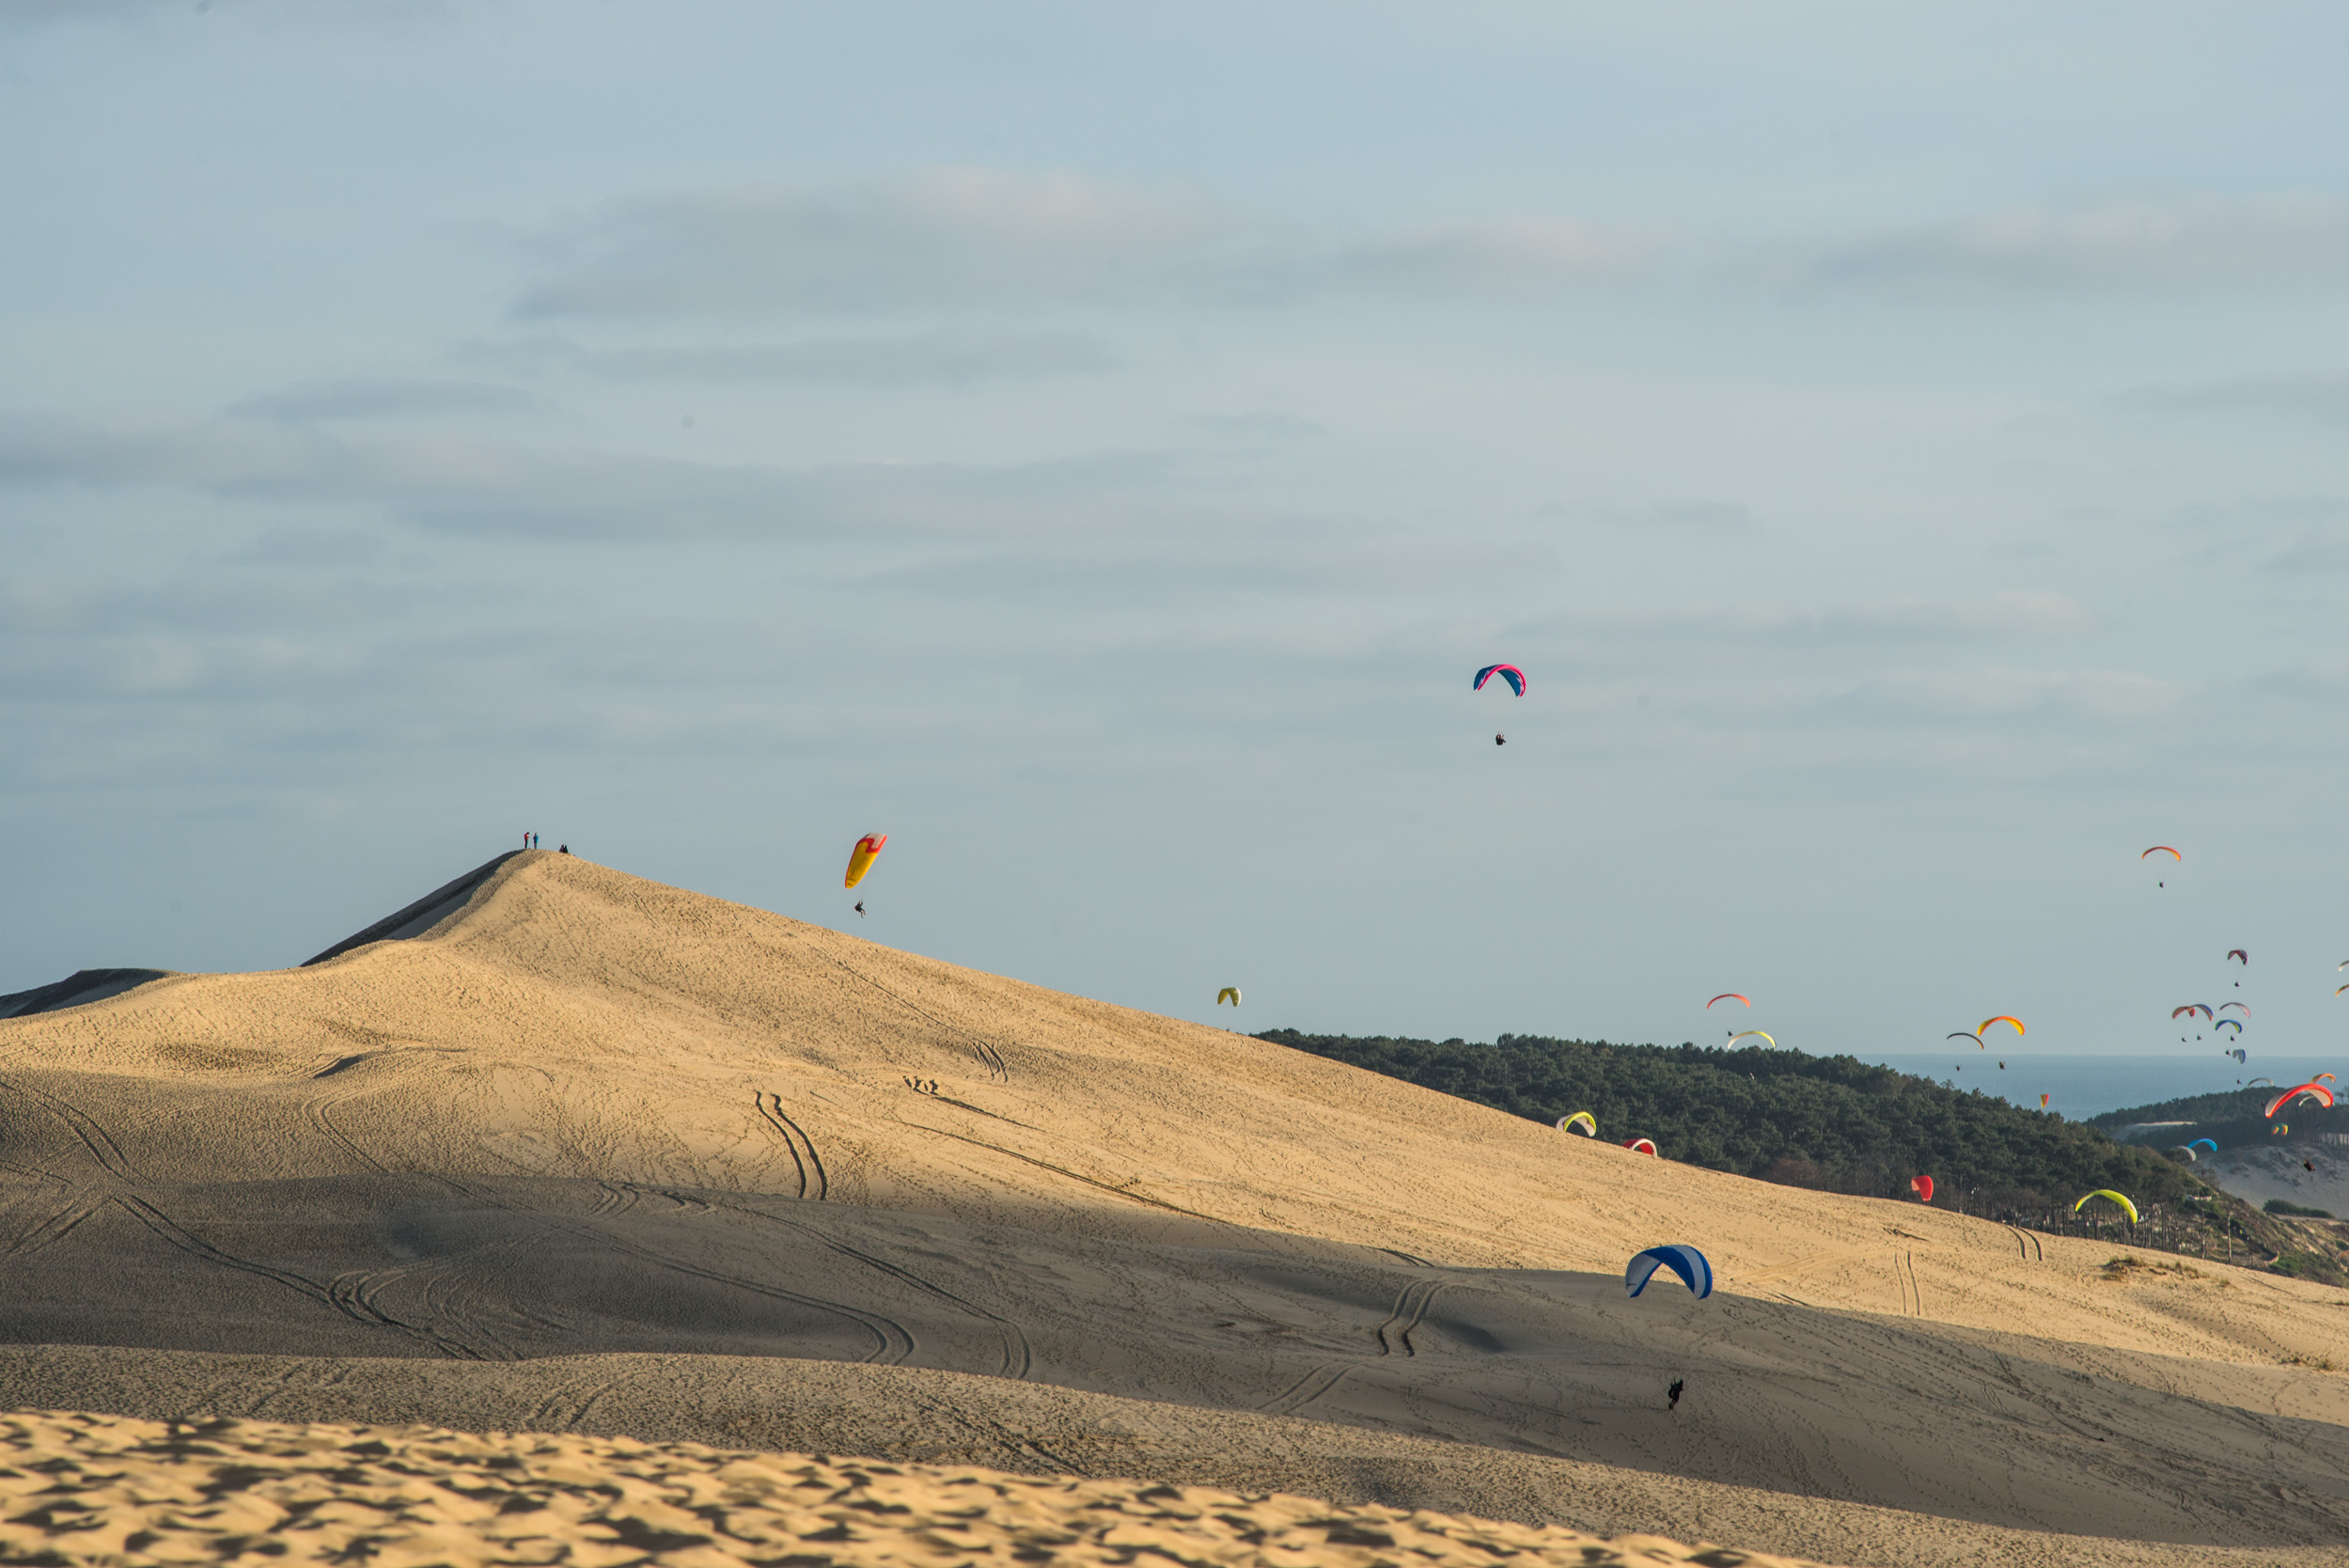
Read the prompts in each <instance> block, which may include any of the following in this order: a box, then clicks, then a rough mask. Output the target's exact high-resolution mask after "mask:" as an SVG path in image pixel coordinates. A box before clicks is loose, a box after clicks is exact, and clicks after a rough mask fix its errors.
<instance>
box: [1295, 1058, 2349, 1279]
mask: <svg viewBox="0 0 2349 1568" xmlns="http://www.w3.org/2000/svg"><path fill="white" fill-rule="evenodd" d="M1257 1038H1258V1039H1259V1040H1264V1041H1269V1042H1271V1043H1274V1044H1277V1045H1287V1046H1291V1047H1292V1048H1294V1049H1296V1050H1300V1051H1310V1052H1312V1053H1313V1054H1314V1055H1315V1056H1320V1057H1327V1058H1330V1059H1331V1060H1333V1061H1342V1062H1345V1063H1348V1064H1349V1065H1351V1066H1355V1067H1361V1068H1367V1069H1368V1070H1370V1072H1373V1073H1383V1074H1386V1076H1388V1077H1392V1078H1401V1079H1403V1080H1404V1081H1405V1082H1408V1083H1415V1084H1418V1085H1420V1086H1421V1087H1422V1088H1426V1089H1432V1090H1437V1091H1438V1092H1440V1093H1444V1094H1450V1095H1454V1096H1456V1097H1458V1098H1460V1099H1463V1100H1474V1101H1476V1102H1478V1103H1479V1104H1480V1105H1491V1106H1493V1107H1495V1108H1496V1109H1498V1110H1504V1111H1507V1112H1509V1113H1510V1114H1511V1115H1512V1116H1522V1117H1525V1118H1527V1119H1528V1120H1530V1121H1539V1122H1542V1123H1543V1124H1544V1125H1549V1126H1554V1125H1556V1124H1557V1122H1558V1119H1559V1118H1560V1117H1563V1116H1570V1115H1572V1114H1573V1113H1574V1112H1575V1111H1579V1110H1587V1111H1589V1113H1590V1114H1591V1115H1592V1116H1593V1117H1594V1118H1596V1119H1597V1121H1598V1123H1599V1136H1600V1137H1604V1138H1606V1139H1608V1140H1610V1141H1612V1142H1615V1143H1623V1142H1627V1141H1629V1140H1630V1139H1632V1138H1635V1137H1647V1138H1652V1139H1653V1140H1654V1141H1655V1143H1656V1145H1657V1148H1658V1151H1659V1152H1661V1153H1662V1155H1663V1156H1664V1157H1665V1158H1668V1159H1674V1160H1681V1161H1684V1162H1685V1163H1687V1164H1690V1165H1700V1166H1705V1167H1708V1168H1712V1169H1715V1170H1727V1171H1732V1172H1734V1173H1736V1174H1738V1175H1740V1176H1754V1177H1759V1178H1761V1179H1762V1180H1763V1181H1766V1182H1777V1183H1780V1184H1785V1185H1789V1186H1801V1187H1811V1188H1815V1189H1818V1190H1822V1191H1827V1192H1843V1193H1855V1194H1859V1195H1863V1196H1868V1197H1875V1198H1891V1199H1899V1200H1910V1198H1909V1178H1910V1177H1912V1176H1918V1175H1928V1176H1931V1177H1932V1178H1933V1179H1934V1207H1936V1208H1954V1209H1962V1210H1964V1211H1965V1212H1966V1213H1968V1214H1974V1215H1982V1216H1984V1217H1986V1218H1991V1219H2000V1220H2004V1221H2006V1222H2007V1223H2009V1224H2012V1225H2022V1226H2028V1227H2031V1228H2033V1229H2036V1230H2042V1231H2056V1232H2063V1233H2077V1232H2080V1231H2091V1232H2093V1233H2096V1234H2108V1235H2111V1236H2112V1238H2113V1239H2114V1240H2122V1239H2125V1240H2127V1241H2128V1242H2129V1243H2131V1244H2132V1245H2135V1246H2138V1247H2158V1248H2164V1249H2167V1250H2170V1251H2176V1252H2186V1253H2191V1254H2193V1255H2195V1256H2198V1257H2205V1258H2219V1257H2224V1258H2226V1259H2228V1260H2230V1261H2232V1262H2242V1263H2249V1264H2252V1265H2254V1266H2257V1265H2262V1264H2263V1265H2264V1266H2266V1267H2268V1268H2272V1269H2275V1270H2277V1271H2279V1272H2280V1273H2285V1274H2294V1275H2298V1276H2300V1277H2301V1278H2309V1279H2317V1280H2322V1281H2324V1282H2325V1283H2327V1284H2334V1285H2349V1268H2344V1267H2343V1264H2342V1262H2341V1258H2340V1257H2338V1256H2336V1252H2335V1247H2334V1244H2333V1243H2332V1242H2331V1241H2330V1240H2328V1239H2326V1237H2323V1236H2320V1235H2317V1234H2315V1233H2314V1232H2308V1233H2303V1232H2304V1231H2307V1227H2306V1226H2301V1227H2299V1228H2295V1227H2294V1224H2293V1222H2289V1221H2279V1219H2278V1218H2276V1217H2274V1216H2271V1215H2263V1214H2261V1213H2260V1212H2259V1211H2257V1210H2255V1209H2253V1208H2252V1207H2251V1206H2250V1205H2249V1204H2247V1203H2245V1202H2243V1201H2242V1200H2240V1199H2235V1198H2230V1197H2228V1196H2227V1195H2225V1194H2224V1193H2221V1192H2219V1191H2217V1190H2216V1189H2215V1188H2212V1187H2210V1186H2208V1185H2207V1184H2204V1183H2203V1182H2201V1181H2200V1180H2199V1179H2198V1178H2197V1177H2196V1176H2195V1175H2194V1174H2193V1168H2192V1166H2191V1165H2190V1164H2188V1163H2186V1162H2185V1161H2184V1159H2183V1157H2181V1158H2179V1159H2174V1160H2173V1159H2171V1158H2169V1157H2168V1156H2167V1155H2165V1154H2163V1153H2160V1152H2155V1151H2153V1150H2150V1149H2142V1148H2138V1147H2137V1146H2135V1145H2132V1144H2123V1143H2116V1142H2115V1141H2113V1139H2112V1138H2111V1137H2108V1136H2107V1135H2106V1132H2105V1131H2104V1130H2103V1129H2102V1128H2101V1127H2099V1126H2096V1125H2091V1124H2090V1123H2087V1122H2079V1121H2066V1120H2065V1119H2064V1118H2062V1117H2061V1116H2058V1115H2056V1114H2054V1113H2053V1112H2049V1111H2040V1110H2026V1109H2023V1108H2021V1107H2019V1106H2015V1105H2009V1104H2008V1103H2007V1102H2006V1101H2004V1100H2000V1099H1997V1098H1995V1097H1993V1096H1990V1095H1985V1094H1983V1093H1981V1091H1980V1090H1966V1091H1960V1090H1955V1089H1950V1088H1945V1087H1943V1086H1942V1085H1940V1084H1936V1083H1934V1081H1933V1080H1932V1079H1930V1078H1919V1077H1915V1076H1912V1075H1911V1074H1905V1073H1897V1072H1894V1071H1893V1070H1892V1069H1891V1068H1888V1067H1875V1066H1871V1065H1869V1064H1868V1063H1866V1062H1863V1061H1860V1060H1858V1059H1857V1058H1854V1057H1809V1056H1805V1055H1803V1054H1802V1053H1801V1052H1799V1051H1782V1050H1766V1049H1763V1048H1762V1047H1759V1046H1757V1047H1754V1048H1752V1049H1749V1050H1736V1051H1731V1050H1725V1049H1722V1048H1721V1047H1718V1046H1698V1045H1693V1044H1690V1045H1613V1044H1609V1043H1607V1042H1605V1041H1603V1040H1601V1041H1585V1040H1551V1039H1548V1038H1545V1037H1543V1036H1538V1035H1522V1034H1505V1035H1502V1036H1501V1037H1500V1038H1499V1039H1498V1040H1496V1041H1495V1042H1494V1043H1492V1044H1490V1045H1480V1044H1474V1043H1470V1042H1467V1041H1464V1040H1443V1041H1434V1040H1398V1039H1390V1038H1388V1037H1386V1036H1383V1035H1382V1036H1375V1037H1355V1036H1348V1035H1331V1034H1301V1033H1299V1032H1297V1031H1296V1030H1294V1029H1271V1030H1267V1031H1266V1032H1265V1033H1263V1034H1261V1035H1259V1036H1257ZM2269 1092H2270V1093H2272V1092H2273V1091H2272V1090H2271V1091H2269ZM2177 1104H2183V1102H2177ZM2264 1104H2266V1100H2265V1098H2262V1099H2260V1100H2259V1101H2258V1102H2257V1103H2256V1104H2254V1105H2252V1106H2251V1107H2250V1108H2251V1112H2252V1114H2253V1116H2254V1117H2255V1118H2256V1116H2257V1114H2258V1111H2259V1108H2260V1106H2261V1105H2264ZM2164 1108H2165V1107H2163V1106H2147V1107H2144V1108H2142V1109H2140V1110H2137V1111H2130V1112H2117V1113H2115V1114H2116V1115H2118V1116H2121V1117H2123V1118H2125V1120H2126V1121H2167V1120H2171V1119H2170V1118H2168V1117H2164V1116H2161V1115H2159V1114H2157V1113H2158V1112H2160V1111H2161V1110H2163V1109H2164ZM2310 1108H2313V1107H2310ZM2109 1120H2110V1119H2109V1118H2099V1119H2098V1121H2109ZM2121 1124H2123V1123H2121V1122H2116V1123H2115V1125H2121ZM2298 1130H2299V1129H2298V1128H2297V1127H2296V1126H2295V1127H2294V1132H2295V1133H2296V1132H2297V1131H2298ZM1560 1136H1569V1135H1560ZM2179 1141H2181V1142H2183V1141H2184V1139H2183V1138H2181V1139H2179ZM2222 1141H2223V1140H2222ZM2099 1187H2110V1188H2112V1189H2114V1190H2115V1191H2119V1192H2124V1193H2127V1194H2128V1195H2129V1197H2130V1199H2131V1200H2134V1201H2135V1202H2136V1204H2137V1206H2138V1213H2139V1214H2140V1215H2141V1216H2142V1217H2143V1223H2142V1224H2139V1225H2135V1226H2130V1227H2128V1228H2127V1229H2126V1230H2125V1231H2120V1230H2116V1229H2115V1228H2114V1225H2113V1223H2112V1217H2111V1216H2110V1215H2108V1214H2106V1212H2105V1208H2106V1206H2105V1205H2101V1204H2100V1205H2097V1206H2096V1208H2097V1210H2098V1213H2097V1214H2095V1215H2093V1216H2091V1217H2087V1218H2082V1217H2080V1216H2077V1215H2075V1214H2074V1213H2073V1211H2072V1204H2073V1202H2074V1201H2075V1200H2077V1199H2078V1198H2079V1197H2080V1195H2081V1194H2083V1193H2088V1192H2093V1191H2095V1190H2096V1189H2097V1188H2099Z"/></svg>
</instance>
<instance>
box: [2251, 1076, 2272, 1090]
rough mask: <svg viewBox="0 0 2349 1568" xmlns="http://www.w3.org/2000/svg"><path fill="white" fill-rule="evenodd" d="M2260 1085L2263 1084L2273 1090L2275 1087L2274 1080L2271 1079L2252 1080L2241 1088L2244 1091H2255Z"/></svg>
mask: <svg viewBox="0 0 2349 1568" xmlns="http://www.w3.org/2000/svg"><path fill="white" fill-rule="evenodd" d="M2262 1084H2265V1085H2266V1086H2267V1087H2268V1088H2270V1089H2274V1088H2275V1087H2276V1080H2275V1079H2273V1078H2253V1079H2252V1080H2251V1081H2250V1082H2249V1083H2247V1084H2245V1085H2244V1086H2243V1087H2244V1088H2246V1089H2257V1088H2259V1087H2260V1085H2262Z"/></svg>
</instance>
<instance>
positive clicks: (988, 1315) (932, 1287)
mask: <svg viewBox="0 0 2349 1568" xmlns="http://www.w3.org/2000/svg"><path fill="white" fill-rule="evenodd" d="M717 1207H719V1208H721V1209H724V1210H726V1211H727V1212H728V1213H729V1214H739V1215H749V1216H750V1217H751V1218H753V1219H762V1220H765V1221H766V1222H767V1223H768V1224H770V1225H780V1226H783V1227H785V1228H787V1229H789V1230H792V1231H798V1232H799V1233H800V1234H802V1235H804V1236H806V1237H808V1238H809V1239H811V1240H812V1241H814V1242H815V1243H816V1244H817V1245H818V1246H820V1247H824V1248H826V1249H827V1250H829V1251H832V1252H837V1253H838V1254H839V1255H840V1256H841V1257H843V1258H848V1259H852V1260H853V1261H854V1262H860V1263H862V1264H864V1265H865V1266H866V1267H867V1268H869V1269H873V1270H875V1271H876V1272H879V1273H882V1274H885V1275H887V1276H888V1277H889V1278H892V1279H896V1280H898V1281H900V1283H903V1284H907V1285H911V1286H913V1287H914V1288H915V1289H916V1290H917V1291H920V1292H921V1293H923V1294H925V1295H932V1296H935V1297H936V1298H937V1299H939V1300H940V1301H944V1302H946V1303H947V1304H948V1305H950V1306H953V1307H958V1308H960V1309H963V1311H965V1312H968V1313H970V1314H971V1315H972V1316H973V1317H975V1318H979V1319H981V1320H983V1321H985V1322H987V1323H991V1324H994V1325H995V1328H996V1331H997V1332H998V1333H1000V1334H1001V1335H1002V1337H1003V1371H1002V1372H1001V1373H999V1374H998V1375H1000V1376H1003V1377H1008V1378H1011V1379H1013V1380H1014V1381H1018V1380H1022V1379H1025V1378H1026V1376H1027V1374H1028V1372H1029V1371H1030V1370H1031V1369H1032V1368H1033V1367H1034V1365H1035V1356H1034V1353H1033V1352H1032V1351H1031V1350H1030V1349H1029V1347H1028V1342H1027V1333H1026V1330H1025V1329H1023V1328H1022V1327H1021V1326H1020V1325H1019V1324H1018V1323H1017V1322H1015V1321H1013V1320H1012V1319H1010V1318H1007V1317H1005V1316H1004V1315H1003V1314H1002V1313H1000V1312H995V1311H991V1310H989V1309H987V1308H984V1307H981V1306H980V1305H979V1303H977V1302H976V1301H973V1300H971V1299H969V1298H968V1297H966V1296H963V1295H958V1294H955V1293H954V1292H952V1291H950V1290H947V1288H946V1287H945V1286H944V1285H941V1284H938V1283H936V1282H934V1281H932V1280H930V1279H925V1278H922V1277H921V1276H920V1275H918V1274H916V1273H915V1272H914V1271H913V1270H912V1269H909V1268H905V1267H903V1266H902V1265H900V1264H898V1263H893V1262H889V1261H888V1260H887V1259H886V1258H880V1257H876V1256H874V1255H873V1254H872V1253H869V1252H868V1251H866V1250H865V1249H864V1248H862V1247H852V1246H850V1245H849V1244H848V1243H847V1242H844V1241H841V1240H839V1239H838V1238H837V1237H835V1236H832V1235H829V1234H827V1233H825V1232H824V1231H822V1230H819V1229H818V1228H817V1227H815V1226H813V1225H809V1224H806V1223H805V1222H804V1221H801V1220H796V1219H786V1218H785V1217H784V1216H783V1215H773V1214H769V1213H767V1212H766V1211H765V1210H763V1209H753V1208H747V1207H745V1206H744V1205H742V1204H739V1203H725V1202H721V1203H719V1204H718V1205H717Z"/></svg>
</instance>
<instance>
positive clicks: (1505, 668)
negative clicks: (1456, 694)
mask: <svg viewBox="0 0 2349 1568" xmlns="http://www.w3.org/2000/svg"><path fill="white" fill-rule="evenodd" d="M1496 675H1497V676H1499V677H1500V678H1501V679H1502V680H1504V681H1506V682H1509V689H1510V690H1511V691H1512V692H1515V693H1516V694H1517V695H1518V696H1519V697H1523V696H1525V695H1526V672H1525V671H1524V670H1522V669H1519V668H1518V667H1517V666H1515V665H1486V666H1484V667H1483V668H1482V669H1480V670H1478V671H1477V683H1476V684H1475V685H1474V686H1471V687H1470V688H1469V690H1471V691H1482V690H1483V689H1484V683H1485V682H1487V681H1490V680H1491V679H1493V677H1495V676H1496Z"/></svg>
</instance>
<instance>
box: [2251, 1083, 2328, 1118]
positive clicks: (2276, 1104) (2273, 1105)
mask: <svg viewBox="0 0 2349 1568" xmlns="http://www.w3.org/2000/svg"><path fill="white" fill-rule="evenodd" d="M2302 1095H2306V1096H2308V1097H2309V1098H2310V1099H2311V1100H2314V1101H2315V1102H2316V1103H2317V1104H2319V1105H2326V1106H2329V1105H2332V1103H2333V1091H2332V1090H2329V1089H2326V1087H2325V1086H2324V1085H2323V1084H2320V1083H2305V1084H2301V1085H2299V1086H2298V1087H2296V1088H2294V1089H2287V1090H2284V1091H2283V1092H2282V1093H2281V1094H2279V1095H2277V1096H2276V1098H2274V1099H2273V1100H2270V1101H2269V1102H2267V1108H2266V1109H2265V1110H2263V1111H2262V1112H2260V1114H2261V1115H2262V1116H2274V1115H2275V1114H2276V1113H2277V1111H2279V1110H2280V1109H2282V1108H2283V1107H2284V1106H2286V1105H2290V1104H2292V1102H2294V1100H2297V1099H2299V1098H2300V1097H2301V1096H2302Z"/></svg>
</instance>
